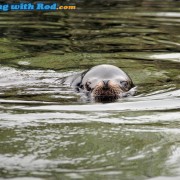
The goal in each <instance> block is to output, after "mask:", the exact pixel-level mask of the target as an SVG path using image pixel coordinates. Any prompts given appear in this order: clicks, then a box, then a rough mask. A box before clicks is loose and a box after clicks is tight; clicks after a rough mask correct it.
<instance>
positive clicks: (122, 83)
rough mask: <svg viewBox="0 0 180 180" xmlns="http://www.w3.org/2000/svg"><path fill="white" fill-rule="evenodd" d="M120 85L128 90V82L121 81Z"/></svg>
mask: <svg viewBox="0 0 180 180" xmlns="http://www.w3.org/2000/svg"><path fill="white" fill-rule="evenodd" d="M120 84H121V85H122V86H123V87H124V88H128V82H127V81H120Z"/></svg>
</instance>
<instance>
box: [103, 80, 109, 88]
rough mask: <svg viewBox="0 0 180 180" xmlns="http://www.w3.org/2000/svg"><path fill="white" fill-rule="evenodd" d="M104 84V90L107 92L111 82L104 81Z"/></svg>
mask: <svg viewBox="0 0 180 180" xmlns="http://www.w3.org/2000/svg"><path fill="white" fill-rule="evenodd" d="M103 83H104V87H103V89H104V90H107V89H108V83H109V80H103Z"/></svg>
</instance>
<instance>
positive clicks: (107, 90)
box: [80, 65, 134, 102]
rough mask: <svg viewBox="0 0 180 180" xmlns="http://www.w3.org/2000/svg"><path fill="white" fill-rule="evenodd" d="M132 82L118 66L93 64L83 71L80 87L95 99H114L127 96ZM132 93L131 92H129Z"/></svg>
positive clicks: (103, 100) (102, 100)
mask: <svg viewBox="0 0 180 180" xmlns="http://www.w3.org/2000/svg"><path fill="white" fill-rule="evenodd" d="M132 87H134V84H133V82H132V80H131V79H130V77H129V76H128V75H127V74H126V73H125V72H124V71H122V70H121V69H120V68H118V67H116V66H112V65H99V66H95V67H93V68H92V69H90V70H89V71H87V72H85V73H84V75H83V77H82V82H81V84H80V88H81V89H83V91H84V92H86V94H88V96H89V97H91V98H93V99H94V100H95V101H99V102H106V101H108V102H109V101H115V100H117V99H119V98H121V97H124V96H128V94H131V93H129V92H130V91H129V90H130V89H131V88H132ZM131 95H132V94H131Z"/></svg>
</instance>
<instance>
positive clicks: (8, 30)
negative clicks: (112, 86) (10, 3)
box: [0, 0, 180, 180]
mask: <svg viewBox="0 0 180 180" xmlns="http://www.w3.org/2000/svg"><path fill="white" fill-rule="evenodd" d="M77 6H78V9H77V10H75V11H58V12H8V13H1V14H0V53H1V57H0V162H1V163H0V177H1V178H4V179H5V178H6V179H7V178H8V179H9V178H10V179H34V180H36V179H38V180H39V179H127V180H128V179H129V180H131V179H138V180H141V179H153V180H162V179H163V180H164V179H165V180H166V179H167V180H169V179H174V180H177V179H179V178H180V166H179V164H180V113H179V110H180V99H179V97H180V89H179V86H180V85H179V84H180V75H179V72H180V71H179V70H180V68H179V67H180V51H179V50H180V41H179V38H180V35H179V30H180V28H179V26H180V23H179V22H180V21H179V18H180V13H179V2H178V1H173V0H172V1H165V2H161V3H160V2H159V3H158V2H156V1H155V0H154V1H148V0H144V1H117V0H116V1H115V0H113V1H108V3H107V2H106V3H103V1H98V2H96V1H91V2H89V1H86V2H85V1H79V2H78V3H77ZM103 63H107V64H113V65H116V66H118V67H121V68H122V69H123V70H124V71H126V72H127V73H128V74H129V75H130V77H131V78H132V79H133V81H134V83H135V84H136V85H137V87H138V93H137V95H136V96H135V97H129V98H124V99H120V100H119V101H118V102H115V103H107V104H102V103H91V102H84V101H82V100H81V97H80V95H79V94H77V93H75V92H74V91H73V90H72V89H71V88H69V87H68V86H67V85H61V84H60V83H59V81H58V80H59V78H61V77H66V76H69V75H73V74H76V73H79V72H82V71H84V70H86V69H88V68H90V67H92V66H94V65H97V64H103Z"/></svg>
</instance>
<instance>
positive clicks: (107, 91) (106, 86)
mask: <svg viewBox="0 0 180 180" xmlns="http://www.w3.org/2000/svg"><path fill="white" fill-rule="evenodd" d="M121 92H122V90H121V88H120V86H119V84H118V83H116V82H115V81H113V80H101V81H99V82H98V83H97V85H96V86H95V87H94V89H93V91H92V95H93V97H97V96H98V97H99V96H102V97H116V98H118V97H119V94H120V93H121Z"/></svg>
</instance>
